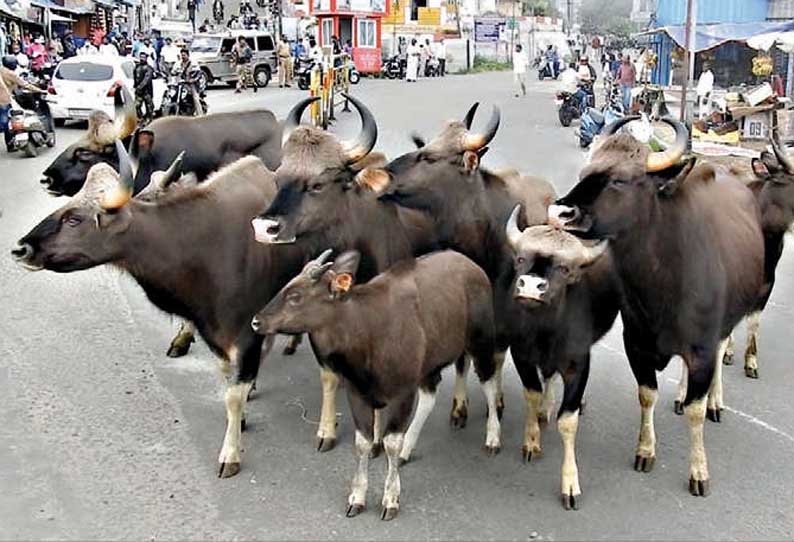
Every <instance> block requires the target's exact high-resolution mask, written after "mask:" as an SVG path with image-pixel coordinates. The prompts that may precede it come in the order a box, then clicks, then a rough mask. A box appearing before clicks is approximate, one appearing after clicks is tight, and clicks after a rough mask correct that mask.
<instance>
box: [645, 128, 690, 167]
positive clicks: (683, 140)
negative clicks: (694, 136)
mask: <svg viewBox="0 0 794 542" xmlns="http://www.w3.org/2000/svg"><path fill="white" fill-rule="evenodd" d="M662 122H664V123H665V124H667V125H668V126H672V127H673V130H675V143H673V144H672V145H670V147H668V148H667V150H664V151H660V152H652V153H651V154H649V155H648V161H647V162H646V164H645V170H646V171H647V172H648V173H654V172H656V171H662V170H665V169H667V168H669V167H670V166H672V165H673V164H675V163H676V162H678V160H680V159H681V157H682V156H684V153H685V152H686V146H687V141H688V140H689V132H688V131H687V129H686V126H684V125H683V124H681V123H680V122H678V121H676V120H673V119H670V118H663V119H662Z"/></svg>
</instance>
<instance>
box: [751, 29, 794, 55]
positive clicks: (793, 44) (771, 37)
mask: <svg viewBox="0 0 794 542" xmlns="http://www.w3.org/2000/svg"><path fill="white" fill-rule="evenodd" d="M773 45H777V46H778V48H779V49H780V50H782V51H785V52H787V53H794V31H789V32H768V33H766V34H759V35H758V36H753V37H752V38H750V39H749V40H747V46H748V47H752V48H753V49H759V50H761V51H769V50H770V49H771V48H772V46H773Z"/></svg>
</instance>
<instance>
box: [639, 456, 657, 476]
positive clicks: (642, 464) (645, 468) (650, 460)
mask: <svg viewBox="0 0 794 542" xmlns="http://www.w3.org/2000/svg"><path fill="white" fill-rule="evenodd" d="M655 462H656V457H655V456H651V457H645V456H642V455H637V456H634V470H635V471H637V472H651V471H652V470H653V464H654V463H655Z"/></svg>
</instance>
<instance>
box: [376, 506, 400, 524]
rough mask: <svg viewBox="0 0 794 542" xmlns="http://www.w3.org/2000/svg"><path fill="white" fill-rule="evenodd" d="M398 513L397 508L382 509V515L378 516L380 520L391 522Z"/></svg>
mask: <svg viewBox="0 0 794 542" xmlns="http://www.w3.org/2000/svg"><path fill="white" fill-rule="evenodd" d="M399 511H400V509H399V508H384V509H383V513H382V514H381V515H380V519H381V520H383V521H391V520H393V519H394V518H396V517H397V513H398V512H399Z"/></svg>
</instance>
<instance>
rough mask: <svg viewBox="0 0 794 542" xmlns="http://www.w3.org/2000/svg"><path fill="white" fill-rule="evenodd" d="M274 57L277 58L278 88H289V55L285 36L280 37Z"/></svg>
mask: <svg viewBox="0 0 794 542" xmlns="http://www.w3.org/2000/svg"><path fill="white" fill-rule="evenodd" d="M276 56H278V86H279V88H284V87H289V86H291V84H290V77H289V76H290V73H289V64H290V62H289V59H290V56H291V55H290V50H289V43H287V38H286V36H281V41H279V43H278V48H277V49H276Z"/></svg>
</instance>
